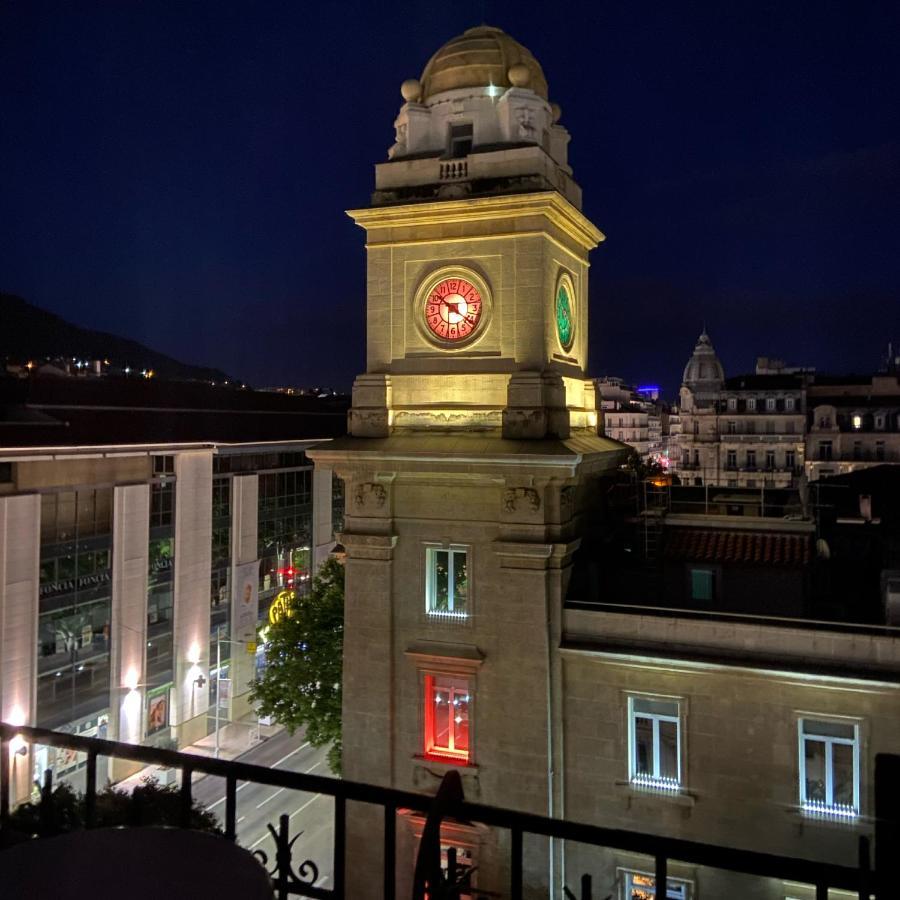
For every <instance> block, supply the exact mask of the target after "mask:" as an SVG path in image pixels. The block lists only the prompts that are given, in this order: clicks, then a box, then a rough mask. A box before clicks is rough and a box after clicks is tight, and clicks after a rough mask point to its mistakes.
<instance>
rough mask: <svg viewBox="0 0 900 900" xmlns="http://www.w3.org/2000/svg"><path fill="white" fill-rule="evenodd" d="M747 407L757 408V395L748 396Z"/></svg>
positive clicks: (749, 408)
mask: <svg viewBox="0 0 900 900" xmlns="http://www.w3.org/2000/svg"><path fill="white" fill-rule="evenodd" d="M747 409H748V410H749V411H752V410H754V409H756V397H748V398H747Z"/></svg>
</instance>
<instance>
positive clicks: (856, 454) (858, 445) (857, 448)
mask: <svg viewBox="0 0 900 900" xmlns="http://www.w3.org/2000/svg"><path fill="white" fill-rule="evenodd" d="M862 457H863V453H862V441H854V442H853V458H854V459H862Z"/></svg>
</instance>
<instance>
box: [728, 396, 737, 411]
mask: <svg viewBox="0 0 900 900" xmlns="http://www.w3.org/2000/svg"><path fill="white" fill-rule="evenodd" d="M728 409H729V410H731V412H734V410H736V409H737V397H729V398H728Z"/></svg>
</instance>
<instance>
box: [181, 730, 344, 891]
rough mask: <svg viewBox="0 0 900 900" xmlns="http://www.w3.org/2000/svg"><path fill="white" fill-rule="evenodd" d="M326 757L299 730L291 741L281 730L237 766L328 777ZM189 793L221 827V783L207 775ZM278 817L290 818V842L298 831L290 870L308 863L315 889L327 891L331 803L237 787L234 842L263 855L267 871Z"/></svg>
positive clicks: (296, 793)
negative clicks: (313, 866)
mask: <svg viewBox="0 0 900 900" xmlns="http://www.w3.org/2000/svg"><path fill="white" fill-rule="evenodd" d="M326 753H327V748H325V747H322V748H321V749H318V750H317V749H314V748H313V747H311V746H310V745H309V742H308V741H306V739H305V738H304V737H303V734H302V732H299V731H298V732H297V733H296V734H295V735H294V736H293V737H292V736H290V735H289V734H288V733H287V732H286V731H281V732H279V733H278V734H276V735H275V736H274V737H271V738H269V739H268V740H267V741H264V742H263V743H262V744H259V745H257V746H256V747H254V748H253V749H252V750H249V751H248V752H247V753H245V754H243V756H241V757H240V761H241V762H247V763H253V764H255V765H260V766H266V767H268V768H272V769H285V770H288V771H291V772H304V773H313V774H316V775H330V774H331V773H330V770H329V769H328V764H327V762H326V760H325V756H326ZM193 791H194V797H195V798H196V799H197V802H198V803H200V804H201V805H202V806H203V807H205V808H206V809H208V810H209V811H211V812H213V813H215V814H216V815H217V816H218V817H219V820H220V823H221V824H222V825H223V827H224V817H225V781H224V779H222V778H217V777H215V776H210V775H208V776H206V777H204V778H201V779H198V780H197V781H195V782H194V788H193ZM283 813H287V814H288V815H289V816H290V823H291V832H290V833H291V837H293V836H294V835H296V834H297V833H298V832H300V831H302V832H303V836H302V837H301V838H300V839H299V840H298V841H297V843H296V844H295V845H294V853H293V861H294V870H295V871H297V870H298V869H299V867H300V864H301V863H302V862H303V861H304V860H307V859H309V860H312V861H313V862H314V863H315V864H316V866H317V867H318V879H317V881H316V884H317V885H318V886H320V887H327V885H328V882H329V881H330V880H331V873H332V836H333V827H334V801H333V800H332V799H331V798H330V797H326V796H323V795H322V794H307V793H301V792H299V791H292V790H289V789H287V788H274V787H270V786H269V785H263V784H252V783H250V782H246V781H241V782H238V788H237V836H238V843H239V844H240V845H241V846H242V847H246V848H247V849H248V850H263V851H265V853H266V854H267V855H268V859H269V864H268V868H269V869H270V870H271V869H272V867H273V866H274V864H275V845H274V841H273V840H272V836H271V835H270V834H269V831H268V828H267V827H266V826H267V825H268V824H270V823H271V824H272V826H273V827H274V828H276V829H277V828H278V817H279V816H280V815H282V814H283Z"/></svg>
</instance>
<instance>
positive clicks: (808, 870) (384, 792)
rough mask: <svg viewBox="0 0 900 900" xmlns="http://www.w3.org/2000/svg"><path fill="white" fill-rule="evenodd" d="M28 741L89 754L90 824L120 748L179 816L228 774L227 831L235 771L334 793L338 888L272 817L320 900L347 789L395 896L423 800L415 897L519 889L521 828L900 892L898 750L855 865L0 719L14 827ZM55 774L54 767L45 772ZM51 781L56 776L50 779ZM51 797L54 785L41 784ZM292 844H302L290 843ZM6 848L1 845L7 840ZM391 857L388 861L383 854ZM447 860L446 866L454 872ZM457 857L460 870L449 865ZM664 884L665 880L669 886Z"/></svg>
mask: <svg viewBox="0 0 900 900" xmlns="http://www.w3.org/2000/svg"><path fill="white" fill-rule="evenodd" d="M27 744H33V745H34V744H39V745H44V746H49V747H55V748H63V749H68V750H72V751H76V752H79V753H83V754H85V755H86V757H87V772H86V793H85V814H84V819H85V825H86V827H88V828H90V827H92V825H94V824H96V798H97V762H98V759H99V758H100V757H111V758H115V759H125V760H131V761H135V762H140V763H144V764H146V765H156V766H164V767H174V768H175V769H177V770H178V771H179V772H180V773H181V779H180V802H181V818H182V825H183V826H185V827H187V826H188V823H189V821H190V817H191V807H192V782H193V776H194V775H195V774H198V773H202V774H204V775H213V776H218V777H221V778H224V779H225V786H226V791H225V797H226V799H225V821H224V839H227V840H231V841H234V840H236V827H237V791H238V782H252V783H256V784H263V785H270V786H273V787H279V788H285V789H287V790H293V791H298V792H304V793H322V794H325V795H328V796H330V797H333V798H334V843H333V860H332V863H333V873H334V874H333V885H334V886H333V888H332V889H330V890H329V889H326V888H324V887H321V886H317V885H316V881H317V877H316V876H317V871H318V869H317V866H316V864H315V863H314V862H313V861H311V860H304V861H303V862H301V863H295V862H294V861H293V859H292V855H293V854H294V853H295V852H296V854H297V855H298V856H300V857H301V858H302V855H303V854H302V850H301V845H300V844H298V843H297V836H295V837H294V838H292V837H291V835H290V821H289V817H288V816H286V815H283V816H281V817H280V819H279V825H278V828H277V829H276V828H275V827H273V826H272V825H269V829H270V831H271V834H272V836H273V838H274V841H275V847H276V853H275V860H274V866H273V867H272V868H271V870H270V875H271V877H272V881H273V885H274V889H275V896H276V897H278V898H279V900H286V898H287V897H288V896H292V895H293V896H299V897H312V898H320V900H330V898H335V900H341V898H344V897H345V896H346V893H345V875H344V872H345V863H346V859H345V854H346V826H347V801H355V802H361V803H366V804H373V805H375V806H380V807H381V808H382V810H383V813H384V819H383V821H384V835H383V860H384V861H385V863H386V864H385V865H384V867H383V870H384V879H383V885H382V888H381V895H382V897H383V898H384V900H394V898H395V897H396V896H397V890H396V869H395V863H396V858H397V841H396V839H397V818H398V813H399V811H401V810H407V811H418V812H421V813H425V814H426V815H427V819H426V823H425V829H424V832H423V835H422V840H421V843H420V846H419V851H418V859H417V862H416V867H415V877H414V884H413V895H412V900H424V898H425V897H429V898H432V900H450V898H458V897H460V896H461V895H463V896H470V897H473V898H476V900H485V898H487V897H497V896H503V897H509V898H511V900H522V897H523V892H524V889H525V885H524V882H523V853H524V849H523V848H524V839H525V836H526V835H538V836H543V837H549V838H552V839H555V840H559V841H563V842H565V841H571V842H575V843H580V844H587V845H592V846H594V847H597V848H611V849H615V850H620V851H629V852H632V853H639V854H643V855H646V856H649V857H651V858H652V859H654V860H655V866H654V870H655V879H656V884H657V885H664V884H666V873H667V868H668V863H669V861H670V860H678V861H680V862H684V863H688V864H692V865H695V866H707V867H711V868H717V869H724V870H728V871H731V872H736V873H743V874H746V875H751V876H758V877H764V878H778V879H782V880H785V881H792V882H800V883H805V884H810V885H814V886H815V891H816V898H817V900H827V897H828V891H829V888H831V889H843V890H845V891H852V892H853V893H854V894H855V895H856V896H857V897H859V898H860V900H871V897H873V896H875V897H876V898H877V900H888V898H896V897H898V896H900V875H898V873H897V863H896V859H897V856H898V851H900V812H898V807H897V804H896V802H895V798H896V796H898V794H900V756H892V755H888V754H879V755H878V756H877V757H876V766H875V795H876V816H875V822H876V828H875V867H874V869H873V868H872V867H871V865H870V858H871V854H870V846H869V839H868V838H867V837H864V836H855V835H854V832H852V831H849V830H848V832H847V840H848V841H851V842H852V841H856V842H857V851H858V860H859V862H858V865H857V866H856V867H849V866H842V865H836V864H834V863H830V862H820V861H813V860H808V859H800V858H796V857H790V856H778V855H774V854H769V853H759V852H755V851H750V850H739V849H735V848H732V847H721V846H716V845H712V844H705V843H700V842H697V841H690V840H683V839H680V838H671V837H665V836H660V835H653V834H646V833H641V832H637V831H626V830H621V829H613V828H604V827H600V826H597V825H587V824H582V823H577V822H568V821H564V820H561V819H551V818H547V817H545V816H540V815H532V814H528V813H522V812H516V811H513V810H508V809H500V808H497V807H491V806H484V805H482V804H478V803H469V802H467V801H466V800H464V798H463V795H462V783H461V779H460V777H459V774H458V773H457V772H455V771H451V772H450V773H448V774H447V775H446V776H445V777H444V781H443V783H442V784H441V787H440V789H439V791H438V793H437V795H436V796H429V795H425V794H416V793H412V792H409V791H400V790H393V789H388V788H383V787H376V786H374V785H370V784H363V783H360V782H354V781H345V780H342V779H339V778H328V777H323V776H319V775H311V774H303V773H299V772H292V771H287V770H282V769H277V768H267V767H265V766H258V765H252V764H249V763H243V762H239V761H228V760H221V759H214V758H208V757H203V756H195V755H193V754H188V753H180V752H176V751H173V750H161V749H158V748H154V747H143V746H138V745H134V744H124V743H121V742H118V741H109V740H102V739H99V738H89V737H80V736H77V735H71V734H61V733H59V732H55V731H49V730H47V729H43V728H29V727H18V726H14V725H9V724H7V723H0V760H2V761H3V763H4V764H3V765H0V829H6V828H9V827H10V795H11V791H10V786H11V785H10V777H11V760H12V758H13V756H14V755H15V754H16V753H18V752H20V751H21V749H22V748H24V747H25V746H26V745H27ZM47 775H48V776H49V772H48V773H47ZM47 780H48V781H49V777H48V779H47ZM44 795H45V797H49V796H50V791H49V790H45V791H44ZM443 820H448V821H464V822H468V823H479V824H482V825H486V826H488V827H490V828H495V829H501V830H504V831H506V832H508V833H509V835H510V841H509V847H510V859H509V868H508V883H507V884H504V885H497V886H493V888H494V889H492V890H485V889H484V887H482V886H481V885H478V886H477V887H473V886H471V885H469V884H468V883H467V877H468V876H467V874H466V872H465V871H464V869H465V867H462V866H460V867H458V868H457V867H456V866H455V865H454V863H455V860H454V859H453V858H452V856H453V855H452V854H450V856H451V859H450V860H449V862H450V865H449V866H445V867H444V868H443V869H442V866H441V842H440V830H441V822H442V821H443ZM295 845H296V846H295ZM0 853H2V851H0ZM260 859H261V862H263V863H264V864H265V865H267V867H268V859H266V858H265V855H264V854H261V855H260ZM388 862H389V863H390V864H387V863H388ZM447 869H449V870H450V871H449V874H448V872H447ZM454 869H456V871H454ZM579 891H580V895H576V894H575V893H574V892H572V891H570V890H569V889H568V888H565V889H564V893H565V895H566V897H567V898H571V900H578V896H580V900H591V879H590V876H589V875H583V876H581V878H580V882H579ZM662 893H663V894H664V892H662Z"/></svg>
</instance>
